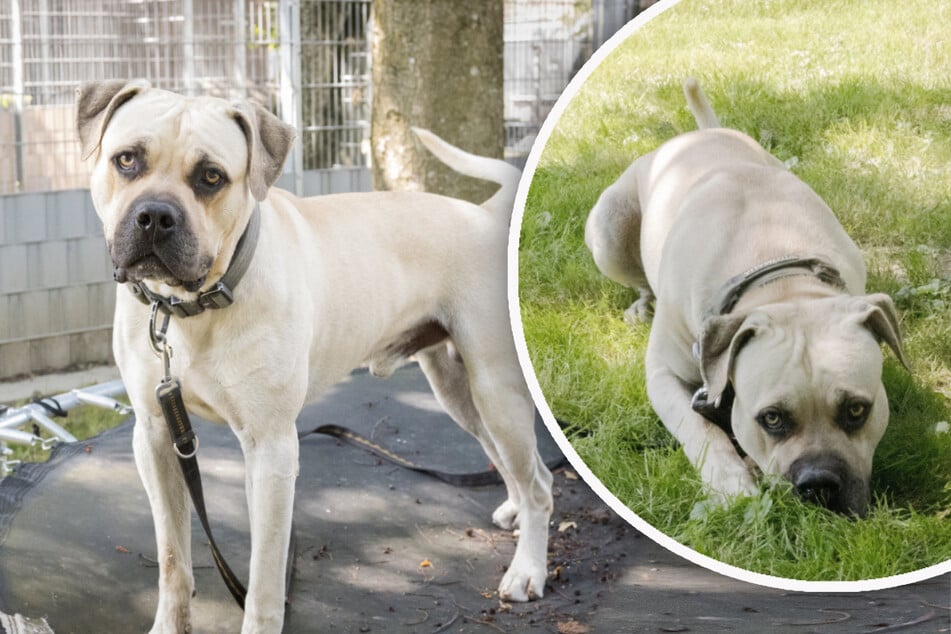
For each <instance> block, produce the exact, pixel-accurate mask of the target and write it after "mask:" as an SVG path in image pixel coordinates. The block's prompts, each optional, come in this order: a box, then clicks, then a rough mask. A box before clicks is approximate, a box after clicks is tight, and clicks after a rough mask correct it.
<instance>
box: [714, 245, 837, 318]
mask: <svg viewBox="0 0 951 634" xmlns="http://www.w3.org/2000/svg"><path fill="white" fill-rule="evenodd" d="M797 275H813V276H815V277H816V278H817V279H818V280H819V281H820V282H823V283H825V284H828V285H829V286H832V287H834V288H837V289H840V290H842V289H844V288H845V282H844V281H843V280H842V276H841V275H840V274H839V271H838V269H836V268H835V267H834V266H832V265H831V264H829V262H827V261H826V260H825V259H823V258H820V257H802V256H798V255H788V256H785V257H781V258H776V259H775V260H769V261H767V262H763V263H762V264H758V265H756V266H754V267H753V268H751V269H749V270H748V271H746V272H744V273H740V274H739V275H736V276H734V277H731V278H730V279H728V280H727V281H726V284H724V285H723V288H722V289H720V294H719V295H718V298H719V299H718V301H717V302H716V303H715V304H714V306H715V308H714V313H713V314H715V315H726V314H728V313H729V312H730V311H732V310H733V309H734V308H735V307H736V304H737V303H738V302H739V301H740V298H741V297H743V294H744V293H745V292H746V291H748V290H750V289H751V288H756V287H759V286H766V285H767V284H769V283H770V282H775V281H776V280H778V279H782V278H784V277H793V276H797Z"/></svg>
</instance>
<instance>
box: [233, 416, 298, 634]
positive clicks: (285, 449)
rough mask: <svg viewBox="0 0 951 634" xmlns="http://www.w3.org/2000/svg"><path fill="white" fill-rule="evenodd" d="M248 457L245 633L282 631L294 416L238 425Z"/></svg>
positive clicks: (291, 504)
mask: <svg viewBox="0 0 951 634" xmlns="http://www.w3.org/2000/svg"><path fill="white" fill-rule="evenodd" d="M236 433H237V435H238V438H239V440H240V441H241V449H242V451H243V452H244V461H245V474H246V475H245V487H246V489H247V491H246V493H247V497H248V510H249V514H250V519H251V566H250V578H249V581H248V596H247V599H246V601H245V606H244V624H243V626H242V628H241V631H242V633H243V634H250V633H252V632H253V633H258V632H268V633H272V632H280V631H281V627H282V626H283V623H284V601H285V596H286V595H285V593H286V588H285V587H284V579H285V570H286V567H287V550H288V545H289V543H290V535H291V517H292V514H293V510H294V485H295V482H296V479H297V473H298V461H299V458H298V451H299V445H298V440H297V430H296V428H295V426H294V420H293V418H291V419H290V420H285V421H282V422H280V423H275V422H274V420H272V419H269V418H266V417H262V418H260V419H258V420H256V421H254V422H252V423H250V424H247V425H244V426H241V427H240V428H239V429H236Z"/></svg>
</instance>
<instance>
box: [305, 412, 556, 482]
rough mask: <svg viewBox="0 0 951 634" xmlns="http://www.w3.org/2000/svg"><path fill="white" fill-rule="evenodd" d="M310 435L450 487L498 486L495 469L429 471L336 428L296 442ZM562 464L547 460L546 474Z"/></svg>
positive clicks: (320, 430)
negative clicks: (338, 443)
mask: <svg viewBox="0 0 951 634" xmlns="http://www.w3.org/2000/svg"><path fill="white" fill-rule="evenodd" d="M311 434H324V435H326V436H332V437H333V438H336V439H337V440H340V441H341V442H345V443H347V444H349V445H352V446H354V447H360V448H361V449H365V450H367V451H369V452H371V453H373V454H375V455H376V456H378V457H379V458H382V459H383V460H386V461H387V462H390V463H392V464H395V465H398V466H400V467H403V468H404V469H409V470H410V471H415V472H417V473H423V474H425V475H428V476H432V477H433V478H436V479H438V480H442V481H443V482H445V483H446V484H451V485H452V486H456V487H480V486H488V485H493V484H502V476H501V475H499V472H498V471H497V470H495V469H487V470H485V471H477V472H475V473H452V472H449V471H440V470H439V469H430V468H429V467H424V466H422V465H420V464H418V463H415V462H413V461H411V460H407V459H406V458H404V457H402V456H400V455H398V454H395V453H393V452H392V451H390V450H389V449H387V448H386V447H384V446H382V445H380V444H378V443H375V442H373V441H372V440H370V439H369V438H367V437H366V436H364V435H362V434H360V433H358V432H355V431H353V430H352V429H347V428H346V427H341V426H340V425H333V424H327V425H320V426H318V427H315V428H314V429H312V430H310V431H305V432H301V433H299V434H298V435H297V437H298V438H299V439H303V438H305V437H307V436H310V435H311ZM566 462H567V459H566V458H565V457H564V456H562V455H558V456H557V457H555V458H553V459H551V460H549V461H548V462H547V463H546V464H545V466H546V467H547V468H548V470H549V471H553V470H555V469H557V468H558V467H560V466H562V465H563V464H565V463H566Z"/></svg>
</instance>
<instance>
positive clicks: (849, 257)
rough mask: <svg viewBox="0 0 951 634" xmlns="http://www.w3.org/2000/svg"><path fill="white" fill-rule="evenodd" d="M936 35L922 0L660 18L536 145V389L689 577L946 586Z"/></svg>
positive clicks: (530, 193)
mask: <svg viewBox="0 0 951 634" xmlns="http://www.w3.org/2000/svg"><path fill="white" fill-rule="evenodd" d="M949 43H951V6H949V5H948V4H947V3H943V2H939V1H937V0H908V1H907V2H902V3H894V2H885V1H875V2H838V1H836V2H796V1H793V0H788V1H776V0H749V1H744V2H722V1H720V0H683V1H682V2H662V3H660V4H658V5H655V6H654V7H652V8H651V10H649V11H648V12H647V13H646V14H643V15H642V16H639V18H638V19H637V20H635V22H633V23H631V24H629V25H628V26H627V27H626V28H625V29H624V30H622V31H621V32H620V33H619V34H618V35H617V36H615V38H613V39H612V40H611V41H610V42H609V43H608V44H607V45H606V46H605V47H604V48H603V49H601V50H599V51H598V52H597V53H596V55H595V56H594V58H593V59H592V61H591V62H589V64H588V65H587V66H586V67H585V68H584V69H583V70H582V71H581V73H579V76H578V77H576V78H575V80H574V81H573V82H572V84H571V86H570V87H569V89H568V90H567V91H566V93H565V94H564V95H563V96H562V98H561V99H560V100H559V102H558V104H556V106H555V109H554V110H553V113H552V115H551V116H550V117H549V120H548V121H547V122H546V124H545V127H544V128H543V130H542V133H541V135H540V137H539V142H538V143H537V145H536V147H535V149H534V151H533V154H532V155H531V156H530V158H529V161H528V168H527V170H526V173H527V174H528V175H529V176H527V177H526V179H525V181H524V182H523V187H522V191H521V192H520V202H523V203H524V205H523V207H521V208H520V207H519V205H518V204H517V210H516V218H515V224H514V225H513V233H512V242H511V245H510V265H511V273H510V275H511V276H512V282H513V283H512V285H511V287H510V288H511V299H512V303H513V309H512V310H513V326H514V328H515V332H516V339H517V340H519V341H518V343H519V345H520V346H521V350H520V352H521V354H522V362H523V366H524V368H525V370H526V375H527V376H528V378H529V382H530V384H532V387H533V389H534V391H535V396H536V399H537V400H538V401H539V406H540V409H541V410H542V412H543V415H544V416H545V418H546V422H547V423H548V425H549V427H551V428H552V431H553V433H554V434H555V436H556V438H559V439H560V440H561V442H562V446H563V448H564V449H565V451H566V453H567V454H568V455H569V457H570V458H571V459H572V462H573V463H574V465H575V466H576V467H577V468H578V470H579V472H580V473H581V474H582V475H583V476H584V477H585V478H586V479H588V480H589V483H591V484H592V485H593V487H594V488H595V490H597V491H599V492H600V493H601V494H602V495H603V497H604V498H605V499H606V500H607V501H608V502H609V503H611V504H612V506H613V507H614V508H615V510H618V511H619V512H620V513H621V514H622V515H624V516H625V517H627V518H628V519H630V520H631V521H632V522H633V523H634V524H635V525H636V526H637V527H638V528H640V529H641V530H644V531H645V532H647V533H648V534H649V535H651V536H652V537H655V538H656V539H657V540H658V541H660V542H661V543H662V544H664V545H666V546H668V547H669V548H671V549H673V550H675V551H676V552H678V553H680V554H684V555H685V556H687V557H688V558H690V559H692V560H693V561H695V562H698V563H701V564H704V565H707V566H709V567H712V568H714V569H716V570H718V571H721V572H725V573H727V574H731V575H732V576H736V577H739V578H743V579H746V580H750V581H756V582H759V583H763V584H766V585H772V586H776V587H786V588H793V589H803V588H806V589H818V590H823V589H851V590H857V589H872V588H878V587H887V586H890V585H898V584H900V583H906V582H910V581H913V580H917V579H923V578H926V577H930V576H934V575H937V574H939V573H942V572H946V571H948V570H951V517H949V516H951V432H949V422H948V421H951V171H949V167H948V166H949V164H951V44H949ZM519 223H520V224H519Z"/></svg>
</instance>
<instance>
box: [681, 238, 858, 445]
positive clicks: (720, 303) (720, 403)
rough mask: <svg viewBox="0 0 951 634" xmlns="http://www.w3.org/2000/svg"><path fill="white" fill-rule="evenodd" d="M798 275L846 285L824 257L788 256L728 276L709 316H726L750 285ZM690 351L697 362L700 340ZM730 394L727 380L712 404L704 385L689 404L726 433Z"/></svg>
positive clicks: (842, 285)
mask: <svg viewBox="0 0 951 634" xmlns="http://www.w3.org/2000/svg"><path fill="white" fill-rule="evenodd" d="M797 275H813V276H815V277H816V278H817V279H818V280H819V281H820V282H823V283H824V284H828V285H829V286H832V287H834V288H837V289H844V288H845V281H844V280H843V279H842V276H841V275H840V274H839V271H838V269H836V268H835V267H834V266H832V265H831V264H829V262H828V261H826V260H825V259H823V258H820V257H802V256H798V255H789V256H785V257H781V258H776V259H775V260H769V261H767V262H763V263H762V264H758V265H757V266H754V267H753V268H751V269H749V270H748V271H746V272H744V273H741V274H739V275H736V276H734V277H731V278H730V279H729V280H727V281H726V283H725V284H724V285H723V288H721V289H720V293H719V294H718V295H717V298H718V299H717V301H716V302H715V303H714V304H713V306H714V308H713V310H711V311H710V313H711V314H712V315H726V314H728V313H730V312H731V311H732V310H733V309H734V308H735V307H736V305H737V303H738V302H739V301H740V298H742V297H743V294H744V293H745V292H746V291H748V290H750V289H751V288H757V287H761V286H765V285H767V284H769V283H770V282H775V281H776V280H779V279H782V278H784V277H793V276H797ZM693 354H694V356H695V357H697V361H698V362H699V361H700V346H699V343H694V346H693ZM733 397H734V392H733V386H732V384H729V383H728V384H727V386H726V389H725V390H724V391H723V394H721V395H720V398H718V399H717V400H716V401H714V402H712V403H711V402H710V401H709V400H708V398H709V394H708V392H707V386H706V385H703V386H701V387H700V389H698V390H697V391H696V392H694V395H693V398H692V399H691V401H690V407H691V408H692V409H693V410H694V411H695V412H697V413H698V414H700V415H701V416H703V417H704V418H706V419H707V420H709V421H710V422H712V423H714V424H716V425H717V426H719V427H721V428H723V429H724V430H725V431H727V432H729V430H730V418H731V416H730V412H731V410H732V409H733Z"/></svg>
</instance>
